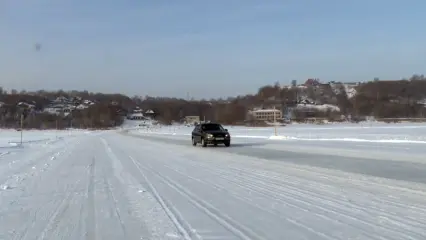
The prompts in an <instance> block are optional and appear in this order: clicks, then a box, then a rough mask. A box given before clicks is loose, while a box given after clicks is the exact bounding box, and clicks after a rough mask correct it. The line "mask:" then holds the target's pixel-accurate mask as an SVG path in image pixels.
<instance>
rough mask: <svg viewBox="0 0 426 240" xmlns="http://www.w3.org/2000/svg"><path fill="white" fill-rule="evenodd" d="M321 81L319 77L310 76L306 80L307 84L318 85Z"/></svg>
mask: <svg viewBox="0 0 426 240" xmlns="http://www.w3.org/2000/svg"><path fill="white" fill-rule="evenodd" d="M320 84H321V83H320V81H319V79H318V78H309V79H308V80H306V81H305V84H304V85H305V86H318V85H320Z"/></svg>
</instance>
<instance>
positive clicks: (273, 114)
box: [249, 109, 283, 121]
mask: <svg viewBox="0 0 426 240" xmlns="http://www.w3.org/2000/svg"><path fill="white" fill-rule="evenodd" d="M249 114H250V115H251V116H252V117H253V118H254V120H256V121H273V120H274V119H275V120H279V119H282V118H283V113H282V111H281V110H278V109H259V110H253V111H250V112H249Z"/></svg>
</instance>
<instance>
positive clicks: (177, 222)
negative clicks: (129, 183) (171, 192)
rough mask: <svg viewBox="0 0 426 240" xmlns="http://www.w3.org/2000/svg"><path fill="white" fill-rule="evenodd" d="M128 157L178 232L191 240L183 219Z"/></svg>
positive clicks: (139, 167)
mask: <svg viewBox="0 0 426 240" xmlns="http://www.w3.org/2000/svg"><path fill="white" fill-rule="evenodd" d="M129 158H130V159H131V160H132V162H133V164H134V165H135V166H136V168H137V169H138V170H139V172H140V173H141V174H142V177H143V178H144V180H145V181H146V183H147V184H148V186H149V188H150V190H151V192H152V193H153V194H154V197H155V198H156V200H157V201H158V203H159V204H160V205H161V207H162V208H163V209H164V211H165V212H166V214H167V215H168V216H169V218H170V219H171V220H172V221H173V224H174V225H175V226H176V228H177V229H178V231H179V233H180V234H181V236H182V237H183V238H184V239H185V240H191V239H192V238H191V237H190V234H189V231H187V230H186V229H185V227H184V224H182V222H183V220H182V219H180V218H179V217H178V214H176V213H174V212H173V211H172V209H171V208H169V207H168V206H167V204H166V203H165V202H164V200H163V198H162V197H161V196H160V194H159V193H158V191H157V189H156V188H155V187H154V185H153V184H152V183H151V181H149V179H148V177H147V176H146V175H145V173H144V171H143V170H142V168H141V166H140V165H139V164H138V163H137V162H136V161H135V159H134V158H132V157H131V156H129Z"/></svg>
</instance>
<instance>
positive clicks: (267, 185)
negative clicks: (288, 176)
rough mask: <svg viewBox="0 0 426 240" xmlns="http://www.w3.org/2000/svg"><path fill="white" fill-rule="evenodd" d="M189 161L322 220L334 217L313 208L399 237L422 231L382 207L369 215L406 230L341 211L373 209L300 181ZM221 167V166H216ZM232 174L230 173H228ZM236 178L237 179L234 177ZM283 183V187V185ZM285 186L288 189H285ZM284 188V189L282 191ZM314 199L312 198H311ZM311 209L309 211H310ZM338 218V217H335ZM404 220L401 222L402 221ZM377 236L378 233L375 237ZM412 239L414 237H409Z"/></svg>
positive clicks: (186, 163) (416, 222)
mask: <svg viewBox="0 0 426 240" xmlns="http://www.w3.org/2000/svg"><path fill="white" fill-rule="evenodd" d="M188 162H189V161H185V164H183V165H186V166H187V165H189V164H188ZM191 162H193V163H192V164H190V165H192V166H193V167H195V168H196V169H203V170H208V171H209V172H210V173H214V174H215V175H216V176H217V177H219V178H223V179H225V180H227V182H230V183H233V184H235V185H236V186H238V187H240V188H243V189H246V190H247V191H252V192H256V193H258V194H261V195H263V196H264V197H266V198H268V199H275V200H279V202H281V203H284V204H286V205H291V206H293V207H295V208H297V209H299V210H301V211H305V212H311V213H313V214H315V215H317V216H319V217H321V218H324V220H328V221H330V220H331V221H336V219H333V218H330V217H328V216H327V215H325V214H322V213H320V212H318V210H313V209H319V210H320V211H322V212H324V213H327V212H329V213H333V214H337V215H339V216H340V217H343V218H347V219H350V220H352V221H355V222H360V223H362V224H366V225H367V226H369V228H371V229H374V228H377V227H380V228H381V229H383V230H386V231H387V232H390V233H392V235H393V236H401V235H403V236H401V237H407V236H406V234H407V232H411V234H412V235H413V236H414V235H416V236H418V237H420V238H424V237H425V235H422V234H421V233H419V232H413V231H409V229H410V228H417V229H421V226H422V225H424V224H422V222H421V221H415V225H413V223H407V222H405V223H404V222H402V221H403V220H404V219H401V218H399V219H393V216H392V215H389V214H387V213H386V212H384V211H380V212H377V213H374V214H373V213H370V214H371V217H373V218H374V216H384V217H387V218H388V219H389V220H393V221H394V222H395V223H398V224H397V225H398V226H399V227H401V226H405V229H406V231H404V232H403V233H402V232H401V231H398V230H397V229H395V228H391V227H385V226H377V222H374V221H366V220H363V219H361V218H358V217H356V215H355V214H352V215H351V214H348V213H345V212H342V210H343V211H344V210H345V209H346V210H347V209H348V207H349V208H350V209H355V210H356V211H358V212H359V211H363V212H368V211H371V210H374V209H371V208H365V207H364V208H363V207H361V206H359V205H356V204H353V203H350V202H347V204H346V205H345V203H344V202H339V201H335V200H333V199H331V198H327V197H324V196H322V195H318V194H316V193H315V192H307V191H304V190H303V189H301V188H300V185H299V186H297V185H295V186H293V187H292V186H289V185H288V183H286V182H281V185H280V184H275V183H273V182H270V181H268V179H269V177H266V176H263V177H262V178H258V177H256V176H255V175H254V174H253V172H256V170H253V169H252V170H250V171H251V172H247V171H243V170H241V169H237V170H236V171H234V172H233V171H225V170H220V169H219V167H217V166H216V168H213V167H211V166H208V165H206V164H200V163H199V162H195V161H191ZM220 168H223V167H220ZM228 169H232V168H230V167H228ZM241 173H245V174H247V175H250V176H245V177H244V176H242V174H241ZM183 175H184V176H187V175H185V174H183ZM231 176H232V177H231ZM237 179H238V180H237ZM256 180H257V181H256ZM283 186H285V187H283ZM286 188H289V189H286ZM283 191H284V192H283ZM306 199H312V200H311V201H308V200H306ZM314 199H315V201H314ZM318 202H321V203H326V204H327V203H329V204H327V205H326V206H319V205H318ZM295 203H299V204H302V205H299V204H295ZM336 206H342V208H340V209H336ZM312 210H313V211H312ZM338 222H340V221H338ZM340 223H344V224H348V225H351V224H350V223H347V222H346V221H345V222H340ZM404 224H405V225H404ZM353 227H354V228H357V227H356V226H353ZM365 233H366V234H368V235H370V233H368V232H365ZM379 239H380V237H379ZM412 239H415V238H413V237H412Z"/></svg>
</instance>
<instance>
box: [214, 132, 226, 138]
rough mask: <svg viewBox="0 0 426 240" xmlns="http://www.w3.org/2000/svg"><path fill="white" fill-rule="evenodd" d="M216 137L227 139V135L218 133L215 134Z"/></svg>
mask: <svg viewBox="0 0 426 240" xmlns="http://www.w3.org/2000/svg"><path fill="white" fill-rule="evenodd" d="M214 137H225V134H222V133H217V134H214Z"/></svg>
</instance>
